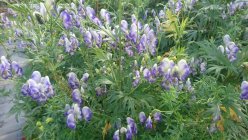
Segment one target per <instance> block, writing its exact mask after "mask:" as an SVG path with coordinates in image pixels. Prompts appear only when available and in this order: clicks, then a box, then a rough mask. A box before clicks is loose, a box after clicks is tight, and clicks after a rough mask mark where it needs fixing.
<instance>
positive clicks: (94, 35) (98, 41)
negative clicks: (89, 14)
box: [90, 30, 102, 47]
mask: <svg viewBox="0 0 248 140" xmlns="http://www.w3.org/2000/svg"><path fill="white" fill-rule="evenodd" d="M90 33H91V35H92V38H93V40H94V41H95V44H96V45H97V46H98V47H101V45H102V36H101V34H99V33H97V32H96V31H94V30H91V31H90Z"/></svg>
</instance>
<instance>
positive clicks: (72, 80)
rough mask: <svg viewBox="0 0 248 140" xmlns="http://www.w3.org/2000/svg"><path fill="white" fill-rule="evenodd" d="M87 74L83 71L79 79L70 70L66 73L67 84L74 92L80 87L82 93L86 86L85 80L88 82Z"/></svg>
mask: <svg viewBox="0 0 248 140" xmlns="http://www.w3.org/2000/svg"><path fill="white" fill-rule="evenodd" d="M89 76H90V75H89V74H88V73H84V74H83V76H82V78H81V79H80V81H79V79H78V77H77V75H76V74H75V73H74V72H70V73H68V84H69V86H70V88H71V89H72V90H73V91H75V93H76V92H77V91H79V90H78V89H80V91H81V92H82V93H84V92H85V89H86V88H87V82H88V79H89ZM80 85H81V87H80Z"/></svg>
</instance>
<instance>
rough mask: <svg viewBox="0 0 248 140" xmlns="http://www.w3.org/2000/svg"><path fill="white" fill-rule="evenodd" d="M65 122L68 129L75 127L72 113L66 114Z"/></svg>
mask: <svg viewBox="0 0 248 140" xmlns="http://www.w3.org/2000/svg"><path fill="white" fill-rule="evenodd" d="M66 124H67V126H68V127H69V128H70V129H75V128H76V121H75V118H74V115H73V114H69V115H68V116H67V120H66Z"/></svg>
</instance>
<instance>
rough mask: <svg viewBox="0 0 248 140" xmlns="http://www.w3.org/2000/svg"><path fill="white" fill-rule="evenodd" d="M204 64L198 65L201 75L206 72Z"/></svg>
mask: <svg viewBox="0 0 248 140" xmlns="http://www.w3.org/2000/svg"><path fill="white" fill-rule="evenodd" d="M206 65H207V64H206V62H202V63H201V64H200V71H201V73H205V71H206Z"/></svg>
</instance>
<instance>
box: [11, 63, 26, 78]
mask: <svg viewBox="0 0 248 140" xmlns="http://www.w3.org/2000/svg"><path fill="white" fill-rule="evenodd" d="M11 65H12V68H13V69H14V71H15V73H16V74H17V75H18V76H22V75H23V70H22V68H21V67H20V65H19V64H17V63H16V62H15V61H13V62H12V64H11Z"/></svg>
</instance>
